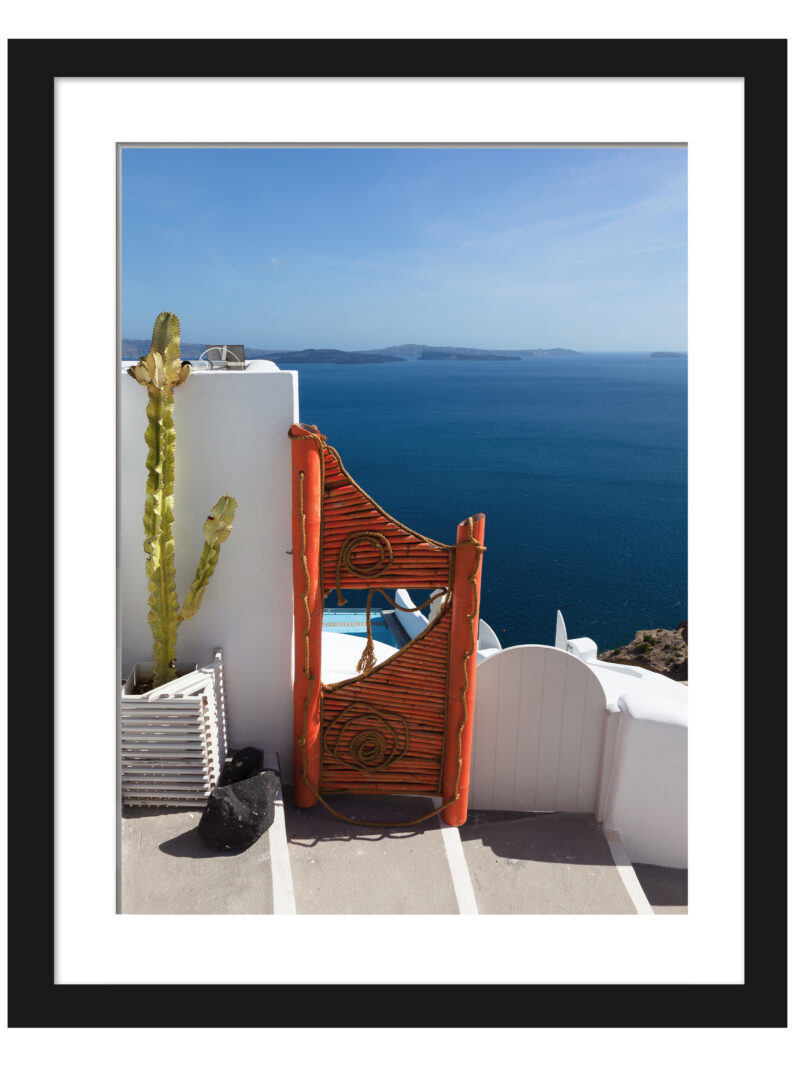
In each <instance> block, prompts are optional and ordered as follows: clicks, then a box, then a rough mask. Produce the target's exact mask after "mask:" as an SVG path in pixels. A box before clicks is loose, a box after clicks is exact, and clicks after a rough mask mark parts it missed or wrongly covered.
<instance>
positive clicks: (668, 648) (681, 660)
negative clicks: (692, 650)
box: [597, 622, 689, 682]
mask: <svg viewBox="0 0 800 1067" xmlns="http://www.w3.org/2000/svg"><path fill="white" fill-rule="evenodd" d="M597 658H598V659H601V660H605V661H606V662H607V663H625V664H628V665H629V666H633V667H645V668H646V669H647V670H649V671H657V672H658V673H659V674H665V675H666V676H667V677H668V678H673V679H674V680H675V681H676V682H685V681H687V680H688V677H689V644H688V624H687V623H686V622H682V623H679V624H678V626H677V627H676V628H675V629H674V630H663V629H659V628H651V629H649V630H637V631H636V636H635V637H634V639H633V640H632V641H631V642H630V644H627V645H623V646H622V647H620V648H612V649H608V651H606V652H601V653H600V654H599V656H598V657H597Z"/></svg>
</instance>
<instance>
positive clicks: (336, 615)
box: [322, 608, 398, 648]
mask: <svg viewBox="0 0 800 1067" xmlns="http://www.w3.org/2000/svg"><path fill="white" fill-rule="evenodd" d="M370 622H371V624H372V639H373V641H382V642H383V643H384V644H385V645H391V646H392V647H393V648H397V647H398V645H397V641H395V639H394V635H393V634H392V631H391V630H390V629H389V627H388V626H387V625H386V623H385V622H384V621H383V616H382V615H381V614H380V613H375V612H372V614H371V615H370ZM322 629H323V630H331V631H335V632H336V633H342V634H348V636H350V637H363V638H364V640H366V637H367V625H366V613H365V612H363V611H343V610H341V609H338V608H328V609H327V610H326V611H325V612H323V615H322Z"/></svg>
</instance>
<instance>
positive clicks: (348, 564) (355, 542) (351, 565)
mask: <svg viewBox="0 0 800 1067" xmlns="http://www.w3.org/2000/svg"><path fill="white" fill-rule="evenodd" d="M364 542H366V543H367V544H368V545H372V546H374V547H375V548H376V549H377V550H378V558H377V559H376V560H374V561H373V562H372V563H363V562H362V563H356V560H355V554H356V552H357V551H358V548H359V545H361V544H363V543H364ZM393 560H394V551H393V549H392V545H391V542H390V541H389V539H388V537H384V536H383V534H381V533H377V532H376V531H374V530H364V531H363V532H362V533H354V534H350V536H349V537H346V538H345V539H344V541H343V543H342V547H341V548H340V549H339V558H338V559H337V560H336V596H337V597H338V600H339V606H340V607H341V606H342V604H346V603H347V601H346V600H345V598H344V597H343V596H342V590H341V581H342V578H341V575H342V567H345V568H346V569H347V570H348V571H350V573H351V574H352V575H354V576H355V577H356V578H374V577H376V575H378V574H383V572H384V571H385V570H386V568H387V567H388V566H389V565H390V564H391V563H392V561H393Z"/></svg>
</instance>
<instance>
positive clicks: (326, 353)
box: [246, 348, 406, 365]
mask: <svg viewBox="0 0 800 1067" xmlns="http://www.w3.org/2000/svg"><path fill="white" fill-rule="evenodd" d="M246 354H247V356H248V357H249V356H250V352H249V351H248V352H247V353H246ZM268 358H269V359H271V360H272V361H273V362H274V363H279V364H281V365H283V364H288V363H405V362H406V361H405V360H404V359H401V358H400V357H399V356H391V355H387V354H385V353H381V352H343V351H341V349H338V348H304V349H303V350H302V351H301V352H275V353H274V354H273V355H270V356H269V357H268Z"/></svg>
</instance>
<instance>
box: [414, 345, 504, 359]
mask: <svg viewBox="0 0 800 1067" xmlns="http://www.w3.org/2000/svg"><path fill="white" fill-rule="evenodd" d="M418 358H419V359H420V360H422V361H424V360H427V359H442V360H450V359H452V360H473V361H478V360H501V359H522V356H501V355H498V354H497V353H496V352H453V351H452V350H451V349H449V348H441V349H437V348H429V349H427V350H426V351H425V352H422V353H421V354H420V355H419V357H418Z"/></svg>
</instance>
